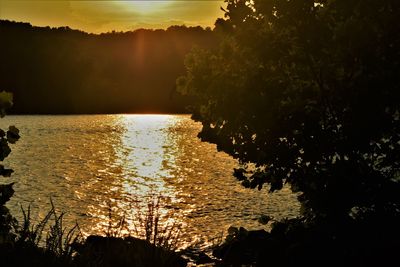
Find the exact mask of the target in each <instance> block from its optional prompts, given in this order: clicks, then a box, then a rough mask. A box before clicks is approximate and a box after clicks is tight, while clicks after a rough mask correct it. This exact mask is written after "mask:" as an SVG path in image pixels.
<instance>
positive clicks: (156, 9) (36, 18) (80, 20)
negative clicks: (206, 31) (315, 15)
mask: <svg viewBox="0 0 400 267" xmlns="http://www.w3.org/2000/svg"><path fill="white" fill-rule="evenodd" d="M222 5H224V2H223V0H218V1H182V0H176V1H173V0H169V1H168V0H164V1H146V2H144V1H62V0H59V1H9V0H0V11H1V13H0V16H1V18H2V19H11V20H16V21H26V22H30V23H32V24H33V25H38V26H47V25H49V26H53V27H54V26H69V27H71V28H78V29H81V30H84V31H88V32H95V33H99V32H107V31H112V30H116V31H126V30H134V29H136V28H167V27H169V26H171V25H177V24H178V22H179V24H178V25H182V24H185V25H188V26H195V25H200V26H203V27H206V26H212V25H213V24H214V22H215V20H216V19H217V18H218V17H221V16H222V15H223V13H222V11H221V10H220V8H219V7H220V6H222Z"/></svg>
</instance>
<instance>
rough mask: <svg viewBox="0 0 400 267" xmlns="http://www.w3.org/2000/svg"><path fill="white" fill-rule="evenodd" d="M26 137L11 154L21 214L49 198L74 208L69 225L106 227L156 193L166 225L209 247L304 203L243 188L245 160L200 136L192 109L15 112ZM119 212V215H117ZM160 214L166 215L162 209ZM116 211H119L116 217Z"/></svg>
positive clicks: (41, 208) (139, 209) (14, 203)
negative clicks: (236, 171) (238, 173)
mask: <svg viewBox="0 0 400 267" xmlns="http://www.w3.org/2000/svg"><path fill="white" fill-rule="evenodd" d="M9 125H15V126H16V127H17V128H19V129H20V135H21V139H20V140H19V141H18V142H17V143H16V144H15V145H13V146H12V152H11V154H10V155H9V157H8V158H7V159H6V160H5V162H4V164H5V165H6V166H7V167H10V168H12V169H14V171H15V172H14V173H13V175H12V177H11V178H10V179H8V178H7V179H2V181H5V182H8V181H15V182H16V184H15V185H14V189H15V195H14V197H13V198H12V200H11V201H10V202H9V203H8V204H7V206H8V207H9V208H10V210H11V211H12V213H13V214H14V216H16V217H17V218H18V219H21V218H22V213H21V211H20V210H21V208H20V207H21V206H22V207H24V208H25V209H26V208H27V207H28V206H29V205H30V206H31V210H32V218H33V220H34V221H36V222H37V221H38V220H39V219H41V218H43V217H44V216H45V214H46V213H47V212H48V211H49V209H50V198H51V199H52V201H53V203H54V205H55V207H56V208H57V210H59V211H64V212H66V214H65V218H64V220H65V225H66V226H72V225H74V224H75V222H78V223H79V225H80V228H81V230H82V232H83V233H84V234H86V235H88V234H104V233H105V232H106V229H107V227H108V225H109V222H110V221H111V222H114V221H118V220H119V218H121V217H122V216H125V218H126V222H127V229H128V230H129V229H130V230H132V229H133V228H135V227H136V226H137V225H138V223H139V222H138V221H137V220H138V219H137V218H139V217H140V216H141V215H143V214H145V212H146V209H147V206H146V203H147V202H148V201H149V197H148V196H151V195H161V196H162V198H161V201H160V211H159V212H160V214H161V215H162V216H163V218H164V222H163V223H165V224H167V223H171V222H174V223H177V224H179V227H180V228H181V240H182V244H185V245H189V244H200V245H202V246H208V245H210V244H212V242H213V239H215V238H218V237H220V236H221V234H222V233H223V232H226V230H227V229H228V228H229V227H230V226H243V227H246V228H249V229H259V228H262V227H268V226H263V225H261V224H260V223H259V222H258V219H259V217H260V216H261V215H270V216H272V217H274V218H276V219H280V218H284V217H294V216H296V215H297V214H298V211H299V204H298V202H297V200H296V197H295V196H294V195H293V194H292V193H290V190H289V189H288V188H284V189H283V190H282V191H280V192H277V193H273V194H269V193H268V190H267V189H262V190H261V191H258V190H250V189H246V188H243V187H242V186H241V185H240V183H239V182H238V181H237V180H236V179H235V178H234V177H233V175H232V170H233V168H234V167H237V165H238V163H237V161H236V160H234V159H233V158H231V157H230V156H228V155H227V154H225V153H222V152H218V151H217V149H216V146H215V145H213V144H209V143H205V142H201V141H200V140H199V139H198V138H197V134H198V132H199V131H200V129H201V124H200V123H197V122H194V121H193V120H191V119H190V116H189V115H66V116H52V115H49V116H37V115H34V116H6V117H5V118H3V119H1V120H0V126H1V128H2V129H5V128H7V127H8V126H9ZM110 215H111V216H110ZM161 215H160V216H161ZM110 218H111V219H110Z"/></svg>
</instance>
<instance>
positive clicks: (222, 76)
mask: <svg viewBox="0 0 400 267" xmlns="http://www.w3.org/2000/svg"><path fill="white" fill-rule="evenodd" d="M227 2H228V6H227V9H226V10H225V19H219V20H218V21H217V23H216V28H215V31H216V32H217V33H218V34H219V35H220V37H221V38H222V39H223V42H222V44H221V45H220V48H219V49H217V50H215V51H207V50H203V49H197V50H195V51H193V52H192V53H191V54H190V55H189V56H188V57H187V59H186V70H187V73H186V75H185V76H183V77H181V78H180V79H179V80H178V81H177V84H178V88H179V90H180V91H181V92H182V93H184V94H187V95H190V96H192V97H195V98H196V100H197V101H196V102H195V104H194V105H193V106H192V111H193V118H194V119H196V120H199V121H200V122H202V124H203V129H202V131H201V132H200V134H199V136H200V137H201V138H202V140H204V141H208V142H212V143H216V144H217V147H218V149H219V150H222V151H225V152H227V153H229V154H230V155H232V156H233V157H235V158H237V159H238V160H239V161H240V162H241V163H242V168H239V169H236V170H235V171H234V175H235V176H236V177H237V178H238V179H239V180H240V181H241V182H242V184H243V185H244V186H245V187H248V188H258V189H260V188H262V187H263V186H268V187H269V189H270V191H271V192H274V191H276V190H280V189H281V188H282V186H283V184H284V183H287V184H289V185H290V186H291V188H292V190H293V191H294V192H298V193H299V197H298V199H299V201H300V202H301V204H302V209H301V216H300V217H299V218H297V219H293V220H285V221H282V222H275V223H273V224H272V230H271V232H270V233H268V232H263V231H259V232H248V231H246V230H245V229H236V230H235V229H231V230H232V231H231V234H230V237H229V238H228V239H227V241H226V243H225V244H224V245H223V246H221V248H220V249H219V250H216V251H215V253H216V255H217V256H219V257H221V258H223V259H224V263H225V264H226V265H228V266H230V265H232V266H240V264H250V263H252V264H255V265H257V266H299V265H300V266H310V265H318V266H389V265H391V264H395V265H398V264H399V262H398V258H397V253H396V251H397V250H398V249H399V248H400V230H399V225H400V185H399V182H400V168H399V167H400V35H399V34H398V32H399V26H398V18H399V17H400V2H399V1H396V0H298V1H289V0H287V1H282V0H254V1H245V0H228V1H227ZM266 218H267V217H266ZM266 218H264V219H266ZM265 221H267V220H265Z"/></svg>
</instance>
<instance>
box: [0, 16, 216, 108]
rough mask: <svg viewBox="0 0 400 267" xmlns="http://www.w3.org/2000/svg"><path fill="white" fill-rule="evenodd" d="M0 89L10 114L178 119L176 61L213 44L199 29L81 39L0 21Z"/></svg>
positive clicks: (73, 33) (181, 104) (64, 31)
mask: <svg viewBox="0 0 400 267" xmlns="http://www.w3.org/2000/svg"><path fill="white" fill-rule="evenodd" d="M0 36H1V42H0V54H1V58H0V73H1V76H0V87H1V88H2V90H6V91H9V92H12V93H13V94H14V99H15V105H14V107H13V109H11V110H9V112H11V113H16V114H22V113H23V114H43V113H44V114H59V113H63V114H74V113H78V114H82V113H83V114H85V113H134V112H136V113H146V112H150V113H180V112H185V111H186V110H185V106H186V105H187V104H188V103H189V102H188V101H189V99H187V97H186V98H185V97H182V96H181V95H179V94H177V93H176V90H175V80H176V78H177V77H178V76H179V75H182V74H183V73H184V64H183V60H184V56H185V54H186V53H187V52H189V51H190V49H191V48H192V47H193V46H198V47H203V48H210V47H213V46H215V43H216V39H215V38H214V35H213V33H212V31H211V30H209V29H207V30H206V29H203V28H201V27H185V26H172V27H170V28H168V29H167V30H136V31H133V32H111V33H105V34H99V35H97V34H88V33H85V32H82V31H78V30H72V29H70V28H68V27H61V28H50V27H33V26H31V25H30V24H28V23H16V22H10V21H4V20H0Z"/></svg>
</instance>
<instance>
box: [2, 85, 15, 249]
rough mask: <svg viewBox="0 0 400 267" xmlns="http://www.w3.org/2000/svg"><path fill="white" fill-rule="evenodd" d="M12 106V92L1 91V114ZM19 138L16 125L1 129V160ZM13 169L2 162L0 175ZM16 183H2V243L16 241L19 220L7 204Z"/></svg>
mask: <svg viewBox="0 0 400 267" xmlns="http://www.w3.org/2000/svg"><path fill="white" fill-rule="evenodd" d="M11 106H12V94H11V93H8V92H4V91H3V92H0V115H1V117H4V115H5V110H6V109H7V108H10V107H11ZM18 139H19V130H18V129H17V128H16V127H15V126H10V127H9V128H8V130H7V131H4V130H2V129H0V161H3V160H4V159H5V158H6V157H7V156H8V155H9V154H10V152H11V149H10V146H9V145H10V144H15V142H16V141H17V140H18ZM12 172H13V170H12V169H7V168H5V167H4V166H3V165H2V164H0V176H3V177H10V176H11V173H12ZM13 184H14V183H10V184H0V245H4V244H9V243H12V242H14V239H15V232H13V231H14V230H15V226H16V225H17V221H16V220H15V218H14V217H13V216H12V215H11V214H10V211H9V210H8V208H7V207H6V206H5V204H6V203H7V202H8V201H9V200H10V198H11V197H12V196H13V194H14V190H13V188H12V186H13Z"/></svg>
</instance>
